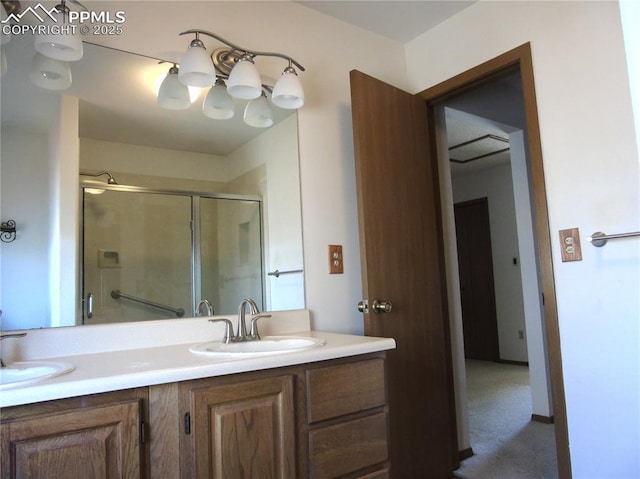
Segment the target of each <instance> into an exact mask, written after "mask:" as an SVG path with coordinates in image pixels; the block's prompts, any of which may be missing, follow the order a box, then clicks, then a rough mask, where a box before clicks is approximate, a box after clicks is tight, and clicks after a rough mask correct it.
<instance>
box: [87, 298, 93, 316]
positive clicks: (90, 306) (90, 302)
mask: <svg viewBox="0 0 640 479" xmlns="http://www.w3.org/2000/svg"><path fill="white" fill-rule="evenodd" d="M92 316H93V293H89V294H88V295H87V318H91V317H92Z"/></svg>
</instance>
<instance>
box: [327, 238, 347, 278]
mask: <svg viewBox="0 0 640 479" xmlns="http://www.w3.org/2000/svg"><path fill="white" fill-rule="evenodd" d="M343 273H344V263H343V260H342V245H339V244H330V245H329V274H343Z"/></svg>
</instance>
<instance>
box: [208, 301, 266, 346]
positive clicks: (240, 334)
mask: <svg viewBox="0 0 640 479" xmlns="http://www.w3.org/2000/svg"><path fill="white" fill-rule="evenodd" d="M247 305H248V306H249V312H250V314H251V326H250V329H249V333H248V334H247V321H246V307H247ZM270 317H271V315H270V314H260V309H259V308H258V305H257V304H256V302H255V301H254V300H253V299H251V298H245V299H243V300H242V301H241V302H240V307H239V308H238V325H237V328H236V334H235V335H234V334H233V324H232V323H231V321H230V320H228V319H226V318H216V319H210V320H209V322H211V323H215V322H218V321H222V322H224V324H225V328H224V336H223V337H222V342H223V343H239V342H242V341H257V340H259V339H260V333H259V332H258V320H259V319H260V318H270Z"/></svg>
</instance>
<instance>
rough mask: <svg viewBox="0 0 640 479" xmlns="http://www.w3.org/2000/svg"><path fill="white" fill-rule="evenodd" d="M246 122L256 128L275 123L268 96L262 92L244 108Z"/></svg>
mask: <svg viewBox="0 0 640 479" xmlns="http://www.w3.org/2000/svg"><path fill="white" fill-rule="evenodd" d="M244 122H245V123H246V124H247V125H249V126H253V127H254V128H269V127H270V126H271V125H273V111H271V107H270V106H269V101H268V100H267V96H266V95H265V94H264V93H262V94H261V95H260V97H259V98H256V99H254V100H251V101H250V102H249V103H247V107H246V108H245V110H244Z"/></svg>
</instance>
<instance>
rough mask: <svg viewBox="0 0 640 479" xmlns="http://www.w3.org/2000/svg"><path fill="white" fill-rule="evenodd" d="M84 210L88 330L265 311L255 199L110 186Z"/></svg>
mask: <svg viewBox="0 0 640 479" xmlns="http://www.w3.org/2000/svg"><path fill="white" fill-rule="evenodd" d="M82 204H83V248H82V298H83V306H84V307H83V323H84V324H97V323H111V322H123V321H143V320H154V319H164V318H176V317H180V316H182V314H180V312H181V311H184V315H185V316H194V315H195V312H196V311H195V309H196V306H197V304H198V303H199V302H200V301H201V300H204V299H207V300H208V301H209V302H210V303H211V304H212V305H213V309H214V313H215V314H231V313H234V312H235V310H236V309H237V305H238V304H239V302H240V301H241V300H242V298H244V297H247V296H250V297H252V298H254V299H255V300H256V302H257V303H258V305H260V307H261V309H262V308H264V299H263V298H264V285H263V281H262V278H263V276H264V275H263V267H262V265H263V256H262V247H261V245H262V233H261V231H262V219H261V215H262V211H261V202H260V201H259V200H258V199H256V198H251V197H242V196H238V195H224V197H217V196H212V195H210V194H197V193H185V192H178V191H162V190H152V189H149V188H136V187H126V186H112V187H107V189H105V191H104V192H103V193H102V194H98V195H96V194H91V193H89V192H88V191H87V189H86V188H83V203H82ZM114 291H117V294H114ZM89 305H91V307H90V308H89Z"/></svg>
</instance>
